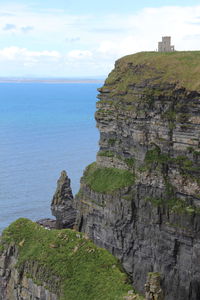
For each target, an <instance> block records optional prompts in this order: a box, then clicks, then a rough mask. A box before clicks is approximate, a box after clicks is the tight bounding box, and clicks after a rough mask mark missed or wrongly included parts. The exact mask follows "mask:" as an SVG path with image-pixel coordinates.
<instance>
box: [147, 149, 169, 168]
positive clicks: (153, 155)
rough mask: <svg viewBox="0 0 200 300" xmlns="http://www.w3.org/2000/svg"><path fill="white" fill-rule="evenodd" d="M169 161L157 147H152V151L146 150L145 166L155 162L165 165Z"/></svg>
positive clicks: (167, 156)
mask: <svg viewBox="0 0 200 300" xmlns="http://www.w3.org/2000/svg"><path fill="white" fill-rule="evenodd" d="M169 160H170V157H169V155H167V154H163V153H161V150H160V148H159V147H158V146H157V145H154V148H153V149H151V150H148V151H147V152H146V156H145V163H146V164H147V165H150V164H152V163H155V162H156V163H159V164H162V163H167V162H169Z"/></svg>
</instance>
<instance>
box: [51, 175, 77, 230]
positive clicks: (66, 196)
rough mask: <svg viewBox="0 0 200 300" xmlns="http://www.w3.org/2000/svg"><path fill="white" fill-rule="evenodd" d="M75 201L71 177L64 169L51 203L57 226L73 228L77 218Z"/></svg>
mask: <svg viewBox="0 0 200 300" xmlns="http://www.w3.org/2000/svg"><path fill="white" fill-rule="evenodd" d="M73 201H74V198H73V194H72V189H71V186H70V179H69V178H68V176H67V173H66V171H62V172H61V176H60V178H59V179H58V181H57V189H56V192H55V194H54V196H53V200H52V203H51V211H52V215H53V216H55V217H56V226H57V228H73V226H74V223H75V219H76V210H75V209H74V207H73Z"/></svg>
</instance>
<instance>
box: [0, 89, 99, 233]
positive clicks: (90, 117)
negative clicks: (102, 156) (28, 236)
mask: <svg viewBox="0 0 200 300" xmlns="http://www.w3.org/2000/svg"><path fill="white" fill-rule="evenodd" d="M98 87H99V84H80V83H79V84H40V83H30V84H29V83H28V84H27V83H26V84H23V83H20V84H15V83H11V84H9V83H8V84H0V231H1V230H2V229H3V228H5V227H6V226H7V225H8V224H10V223H11V222H12V221H14V220H16V219H17V218H19V217H27V218H30V219H32V220H36V219H40V218H44V217H51V213H50V202H51V199H52V196H53V193H54V191H55V188H56V181H57V179H58V177H59V175H60V171H61V170H63V169H65V170H66V171H67V173H68V175H69V176H70V178H71V180H72V188H73V192H74V193H76V192H77V191H78V189H79V180H80V177H81V175H82V172H83V169H84V168H85V167H86V165H87V164H89V163H91V162H92V161H94V160H95V155H96V151H97V146H98V139H99V135H98V131H97V129H96V127H95V120H94V112H95V102H96V95H97V91H96V89H97V88H98Z"/></svg>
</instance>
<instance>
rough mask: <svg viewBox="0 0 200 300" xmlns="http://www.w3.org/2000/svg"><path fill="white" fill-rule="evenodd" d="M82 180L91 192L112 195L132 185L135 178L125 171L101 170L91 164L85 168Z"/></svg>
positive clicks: (94, 164) (114, 169)
mask: <svg viewBox="0 0 200 300" xmlns="http://www.w3.org/2000/svg"><path fill="white" fill-rule="evenodd" d="M83 180H84V182H85V183H86V184H87V185H89V186H90V188H91V189H92V190H93V191H96V192H99V193H112V192H114V191H116V190H119V189H121V188H124V187H127V186H131V185H133V184H134V180H135V177H134V175H133V174H132V173H130V172H129V171H127V170H121V169H116V168H101V167H98V166H97V164H96V163H92V164H91V165H89V166H88V167H87V168H86V170H85V172H84V176H83Z"/></svg>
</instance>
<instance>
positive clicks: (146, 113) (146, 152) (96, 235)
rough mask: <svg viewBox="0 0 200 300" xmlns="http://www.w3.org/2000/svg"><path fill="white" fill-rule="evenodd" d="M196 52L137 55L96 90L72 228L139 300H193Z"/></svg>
mask: <svg viewBox="0 0 200 300" xmlns="http://www.w3.org/2000/svg"><path fill="white" fill-rule="evenodd" d="M199 74H200V52H173V53H155V52H152V53H151V52H148V53H145V52H144V53H138V54H135V55H130V56H127V57H124V58H122V59H120V60H118V61H117V62H116V65H115V69H114V70H113V71H112V72H111V73H110V74H109V76H108V78H107V80H106V81H105V84H104V86H103V87H102V88H100V89H99V92H100V94H99V96H98V98H99V101H98V102H97V112H96V121H97V127H98V128H99V131H100V149H99V152H98V154H97V160H96V162H95V163H93V164H91V165H90V166H88V167H87V168H86V170H85V172H84V175H83V177H82V179H81V188H80V191H79V193H78V195H77V196H76V198H75V206H76V209H77V211H78V215H77V218H76V228H77V229H78V230H80V231H82V232H84V233H87V234H88V235H89V237H90V238H92V240H93V241H94V242H95V243H96V244H97V245H100V246H101V247H104V248H106V249H108V250H109V251H110V252H111V253H113V254H114V255H115V256H117V257H118V258H119V259H120V260H121V261H122V263H123V266H124V268H125V269H126V271H127V272H128V273H129V274H130V275H131V277H132V280H133V284H134V286H135V287H136V288H137V289H139V291H141V292H143V293H144V285H145V282H146V278H147V274H148V273H149V272H157V274H158V273H159V274H160V276H161V279H162V281H161V285H162V289H163V291H164V297H165V300H174V299H177V300H182V299H184V300H197V299H200V264H199V257H200V77H199Z"/></svg>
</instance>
